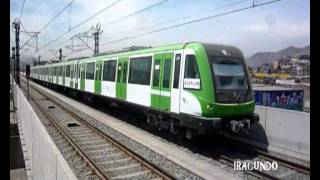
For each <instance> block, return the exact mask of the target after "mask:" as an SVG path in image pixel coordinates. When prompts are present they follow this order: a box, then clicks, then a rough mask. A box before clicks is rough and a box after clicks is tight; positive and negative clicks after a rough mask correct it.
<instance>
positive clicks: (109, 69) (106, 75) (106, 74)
mask: <svg viewBox="0 0 320 180" xmlns="http://www.w3.org/2000/svg"><path fill="white" fill-rule="evenodd" d="M116 68H117V61H116V60H111V61H105V62H104V64H103V80H104V81H112V82H114V81H115V79H116Z"/></svg>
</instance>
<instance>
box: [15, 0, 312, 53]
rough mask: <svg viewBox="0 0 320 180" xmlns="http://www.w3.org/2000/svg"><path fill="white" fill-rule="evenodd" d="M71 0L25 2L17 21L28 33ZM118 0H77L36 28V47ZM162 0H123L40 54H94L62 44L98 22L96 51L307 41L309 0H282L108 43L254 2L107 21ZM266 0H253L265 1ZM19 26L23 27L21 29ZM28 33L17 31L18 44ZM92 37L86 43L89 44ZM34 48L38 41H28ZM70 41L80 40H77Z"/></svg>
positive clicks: (178, 2) (172, 5) (163, 9)
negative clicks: (183, 44) (60, 51)
mask: <svg viewBox="0 0 320 180" xmlns="http://www.w3.org/2000/svg"><path fill="white" fill-rule="evenodd" d="M70 1H71V0H25V5H24V8H23V13H22V18H21V22H22V24H23V26H24V27H25V29H26V30H27V31H39V30H40V28H42V27H43V26H44V25H45V24H46V23H48V22H49V21H50V20H51V19H52V18H53V17H54V16H55V15H56V14H57V13H58V12H59V11H61V10H62V9H63V8H64V7H66V5H67V4H68V3H69V2H70ZM116 1H118V0H75V1H74V2H73V3H72V6H71V9H70V8H67V9H66V10H65V11H64V12H63V13H62V14H61V15H60V16H59V17H58V18H57V19H55V21H53V22H52V23H51V24H50V25H49V26H47V27H46V28H45V29H44V30H42V31H41V32H40V35H39V42H38V44H39V47H42V46H43V45H44V44H45V43H48V42H49V41H50V40H53V39H55V38H57V37H58V36H59V35H61V34H63V33H64V32H66V31H68V30H69V25H70V28H73V27H74V26H75V25H77V24H78V23H80V22H82V21H83V20H85V19H86V18H88V17H90V16H92V15H94V14H95V13H96V12H98V11H100V10H101V9H103V8H104V7H106V6H108V5H110V4H112V3H114V2H116ZM162 1H164V0H121V1H119V2H118V3H116V4H115V5H114V6H112V7H111V8H110V9H107V10H105V11H103V13H101V14H100V15H98V16H96V17H95V18H93V19H91V20H90V21H88V22H87V23H85V24H83V25H81V26H79V27H78V28H76V29H74V30H72V31H70V32H68V33H67V34H65V35H64V36H63V37H62V38H61V39H59V40H57V41H54V42H53V43H51V44H49V45H48V46H46V47H45V48H42V49H41V50H40V52H39V54H35V55H41V56H42V57H43V58H51V57H53V53H51V52H50V51H49V50H54V51H57V50H58V49H59V48H63V52H64V55H67V56H68V57H76V56H89V55H92V53H93V52H92V51H91V50H90V49H88V50H85V51H81V52H78V53H73V54H70V53H71V51H69V50H66V49H65V46H66V45H68V44H69V45H70V43H71V41H68V40H67V39H68V38H70V37H72V36H73V35H75V34H77V33H79V32H84V31H87V30H88V29H89V28H90V27H91V26H92V25H95V24H97V23H98V22H100V23H101V28H102V30H103V33H102V34H101V40H100V43H101V44H104V45H101V46H100V52H101V51H106V50H111V49H119V48H123V47H128V46H131V45H148V46H149V45H151V46H158V45H165V44H172V43H181V42H188V41H200V42H208V43H222V44H228V45H234V46H236V47H239V48H240V49H241V50H242V51H243V53H244V55H245V56H250V55H252V54H254V53H256V52H259V51H277V50H280V49H283V48H286V47H288V46H296V47H303V46H306V45H309V43H310V1H308V0H282V1H280V2H275V3H272V4H268V5H265V6H261V7H256V8H251V9H248V10H245V11H240V12H236V13H232V14H228V15H224V16H219V17H215V18H212V19H208V20H205V21H201V22H197V23H192V24H188V25H185V26H181V27H177V28H173V29H170V30H166V31H162V32H157V33H153V34H149V35H146V36H141V37H137V38H133V39H128V40H125V41H119V42H117V43H112V44H108V42H112V41H114V40H118V39H122V38H125V37H131V36H133V35H136V34H140V33H144V32H149V31H153V30H157V29H161V28H163V27H168V26H171V25H174V24H179V23H183V22H187V21H191V20H194V19H197V18H201V17H206V16H210V15H215V14H221V13H224V12H227V11H231V10H234V9H239V8H243V7H247V6H250V5H252V2H253V1H252V0H243V1H239V0H201V1H196V0H167V1H164V2H163V3H160V4H159V5H157V6H154V7H153V8H150V9H148V10H146V11H142V12H140V13H138V14H135V15H133V16H130V17H128V18H124V19H122V20H119V21H116V22H115V23H112V24H110V22H112V21H113V20H116V19H118V18H120V17H124V16H126V15H128V14H131V13H133V12H136V11H139V10H140V9H143V8H145V7H148V6H151V5H153V4H157V3H159V2H162ZM266 1H268V0H258V1H257V0H256V1H255V3H256V4H259V3H263V2H266ZM22 4H23V0H11V3H10V5H11V7H10V8H11V11H10V22H11V23H12V22H13V21H14V19H15V18H17V17H19V16H20V12H21V9H22ZM10 29H11V37H10V38H11V46H12V45H13V40H14V33H13V32H14V31H13V28H12V27H11V24H10ZM21 30H23V29H21ZM28 38H29V37H28V36H27V35H26V34H25V33H21V44H20V46H21V45H23V44H24V43H25V42H26V41H27V40H28ZM93 43H94V41H93V39H92V40H91V41H89V45H90V46H91V47H92V48H93ZM29 44H30V45H31V46H36V41H35V40H32V41H30V43H29ZM74 44H79V45H80V44H81V41H80V40H77V41H75V42H74ZM82 45H83V44H82ZM26 47H28V46H25V47H24V49H23V50H22V51H21V54H22V56H23V55H33V54H34V52H35V51H34V49H32V48H30V47H29V48H27V49H25V48H26Z"/></svg>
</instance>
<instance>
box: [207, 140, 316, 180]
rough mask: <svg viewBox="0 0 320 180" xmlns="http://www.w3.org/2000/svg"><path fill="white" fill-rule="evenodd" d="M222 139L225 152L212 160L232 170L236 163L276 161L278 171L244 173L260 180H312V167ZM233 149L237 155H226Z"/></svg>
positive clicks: (236, 141) (254, 170) (249, 171)
mask: <svg viewBox="0 0 320 180" xmlns="http://www.w3.org/2000/svg"><path fill="white" fill-rule="evenodd" d="M221 138H222V139H223V140H222V141H223V142H224V143H225V144H227V146H226V147H224V148H223V149H224V150H222V151H221V150H219V152H218V153H216V154H217V155H214V156H212V158H213V159H215V160H217V161H220V162H222V163H225V164H227V165H228V166H230V167H232V168H234V166H235V161H257V162H265V161H267V162H270V163H271V162H274V161H275V162H277V164H278V170H270V171H265V170H258V169H252V170H244V172H245V173H246V174H249V175H251V176H254V177H256V178H259V179H310V167H307V166H304V165H302V164H299V163H295V162H293V161H290V160H286V159H284V158H280V157H278V156H274V155H272V154H270V153H267V152H265V151H262V150H260V149H257V148H255V147H252V146H251V145H248V144H246V143H243V142H240V141H238V140H233V139H230V138H226V137H221ZM231 149H233V150H234V149H236V153H230V154H228V155H226V154H227V153H226V152H230V150H231ZM223 151H224V152H223ZM234 154H242V155H243V158H240V157H239V156H238V157H234ZM246 157H251V158H246Z"/></svg>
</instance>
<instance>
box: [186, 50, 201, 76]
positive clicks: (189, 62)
mask: <svg viewBox="0 0 320 180" xmlns="http://www.w3.org/2000/svg"><path fill="white" fill-rule="evenodd" d="M184 78H190V79H200V73H199V68H198V63H197V59H196V56H195V55H187V56H186V65H185V69H184Z"/></svg>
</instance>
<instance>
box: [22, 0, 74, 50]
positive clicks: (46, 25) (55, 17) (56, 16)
mask: <svg viewBox="0 0 320 180" xmlns="http://www.w3.org/2000/svg"><path fill="white" fill-rule="evenodd" d="M74 1H75V0H72V1H71V2H70V3H68V4H67V6H65V7H64V8H63V9H62V10H60V11H59V12H58V13H57V14H56V15H55V16H54V17H53V18H52V19H51V20H50V21H49V22H48V23H47V24H45V25H44V26H43V27H42V28H40V29H39V31H38V32H37V34H39V33H40V32H41V31H43V30H44V29H45V28H46V27H48V26H49V24H51V23H52V22H53V21H54V20H55V19H57V18H58V17H59V16H60V15H61V14H62V13H63V12H64V11H65V10H66V9H67V8H68V7H69V6H71V4H72V3H73V2H74ZM24 2H25V0H24ZM24 2H23V6H24ZM22 11H23V7H22V10H21V12H22ZM21 14H22V13H21ZM21 14H20V19H21ZM20 24H21V25H22V28H23V30H24V31H25V32H26V33H27V34H28V35H29V36H30V38H29V39H28V40H27V41H26V42H25V43H24V44H23V45H22V46H21V48H20V49H22V48H23V47H24V46H25V45H26V44H28V43H29V42H30V41H31V40H32V39H33V38H34V37H37V34H36V35H30V33H28V32H27V31H26V29H25V28H24V26H23V24H22V23H21V21H20Z"/></svg>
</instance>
